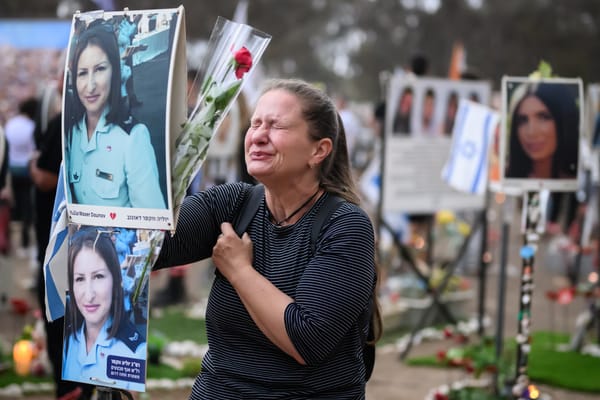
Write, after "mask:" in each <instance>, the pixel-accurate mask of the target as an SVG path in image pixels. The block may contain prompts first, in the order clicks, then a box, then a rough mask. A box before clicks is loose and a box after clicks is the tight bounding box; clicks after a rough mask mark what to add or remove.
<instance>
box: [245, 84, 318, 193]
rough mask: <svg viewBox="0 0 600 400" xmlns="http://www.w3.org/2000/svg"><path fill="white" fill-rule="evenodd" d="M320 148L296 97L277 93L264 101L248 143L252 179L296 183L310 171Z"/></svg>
mask: <svg viewBox="0 0 600 400" xmlns="http://www.w3.org/2000/svg"><path fill="white" fill-rule="evenodd" d="M316 147H317V142H315V141H313V140H312V139H311V138H310V137H309V133H308V124H307V123H306V121H305V120H304V119H303V118H302V109H301V104H300V101H299V100H298V99H297V98H296V96H294V95H293V94H291V93H289V92H287V91H285V90H281V89H275V90H271V91H269V92H267V93H265V94H263V95H262V96H261V97H260V99H259V100H258V103H257V105H256V109H255V111H254V114H253V115H252V118H251V120H250V128H249V129H248V132H247V133H246V138H245V142H244V148H245V153H246V165H247V168H248V173H249V174H250V175H252V176H254V177H255V178H256V179H258V180H260V181H262V180H263V178H267V177H273V176H274V177H276V178H278V179H282V180H288V179H290V178H292V179H293V177H297V176H298V175H299V174H302V173H303V172H307V171H309V166H308V165H309V161H310V158H311V156H312V155H313V154H314V152H315V151H316Z"/></svg>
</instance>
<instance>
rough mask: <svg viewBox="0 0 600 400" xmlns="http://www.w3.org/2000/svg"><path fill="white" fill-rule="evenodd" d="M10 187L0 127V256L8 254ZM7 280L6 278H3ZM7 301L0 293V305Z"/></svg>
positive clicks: (5, 149) (4, 140) (5, 144)
mask: <svg viewBox="0 0 600 400" xmlns="http://www.w3.org/2000/svg"><path fill="white" fill-rule="evenodd" d="M12 202H13V197H12V187H11V184H10V172H9V168H8V142H7V141H6V137H5V136H4V130H3V129H2V127H1V126H0V254H2V255H8V254H9V253H10V219H11V218H10V210H11V207H12ZM4 279H8V278H6V277H5V278H4ZM7 300H8V294H7V293H5V292H4V291H3V292H2V293H0V304H4V303H5V302H6V301H7Z"/></svg>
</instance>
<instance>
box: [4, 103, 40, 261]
mask: <svg viewBox="0 0 600 400" xmlns="http://www.w3.org/2000/svg"><path fill="white" fill-rule="evenodd" d="M37 107H38V101H37V100H36V99H35V98H29V99H27V100H25V101H23V102H21V104H19V113H18V114H17V115H15V116H14V117H12V118H10V119H9V120H8V121H7V122H6V126H5V128H4V131H5V135H6V140H7V142H8V144H9V147H8V148H9V151H8V165H9V169H10V174H11V184H12V192H13V195H14V199H15V201H14V205H13V210H12V211H13V220H17V221H21V240H20V243H19V244H18V247H17V249H16V251H17V256H18V257H20V258H26V257H29V256H32V257H31V258H32V260H33V258H34V255H33V252H34V250H35V245H34V240H32V238H31V235H30V230H31V227H32V224H33V216H34V212H33V211H34V207H33V194H32V189H33V187H32V182H31V177H30V175H29V170H28V163H29V159H30V158H31V157H32V156H33V155H34V153H35V139H34V131H35V114H36V112H37Z"/></svg>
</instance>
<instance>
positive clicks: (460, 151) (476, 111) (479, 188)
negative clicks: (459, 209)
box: [442, 99, 500, 195]
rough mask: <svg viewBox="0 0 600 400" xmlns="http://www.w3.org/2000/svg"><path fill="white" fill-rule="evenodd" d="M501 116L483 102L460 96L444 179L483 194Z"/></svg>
mask: <svg viewBox="0 0 600 400" xmlns="http://www.w3.org/2000/svg"><path fill="white" fill-rule="evenodd" d="M499 119H500V117H499V114H498V113H497V112H495V111H494V110H492V109H491V108H489V107H486V106H484V105H482V104H480V103H476V102H473V101H470V100H466V99H460V102H459V106H458V111H457V113H456V120H455V123H454V128H453V132H452V148H451V150H450V157H449V159H448V161H447V162H446V165H444V168H443V169H442V179H443V180H444V181H445V182H446V183H447V184H448V185H450V186H451V187H453V188H454V189H456V190H458V191H461V192H466V193H474V194H479V195H482V194H484V193H485V189H486V186H487V181H488V153H489V148H490V143H491V142H492V139H493V137H494V131H495V130H496V127H497V125H498V121H499Z"/></svg>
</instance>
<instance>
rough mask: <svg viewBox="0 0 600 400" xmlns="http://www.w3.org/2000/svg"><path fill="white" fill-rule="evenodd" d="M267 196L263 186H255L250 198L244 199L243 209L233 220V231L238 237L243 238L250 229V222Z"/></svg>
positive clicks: (251, 190) (249, 195)
mask: <svg viewBox="0 0 600 400" xmlns="http://www.w3.org/2000/svg"><path fill="white" fill-rule="evenodd" d="M264 194H265V187H264V186H263V185H254V186H253V187H252V189H250V193H249V194H248V197H246V198H245V199H244V204H242V208H241V209H240V211H239V212H238V213H237V215H236V216H235V219H234V220H233V223H232V225H233V229H234V230H235V233H237V234H238V236H240V237H241V236H242V235H243V234H244V232H246V229H248V225H250V221H252V218H254V215H256V212H257V211H258V207H260V202H261V200H262V198H263V196H264Z"/></svg>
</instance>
